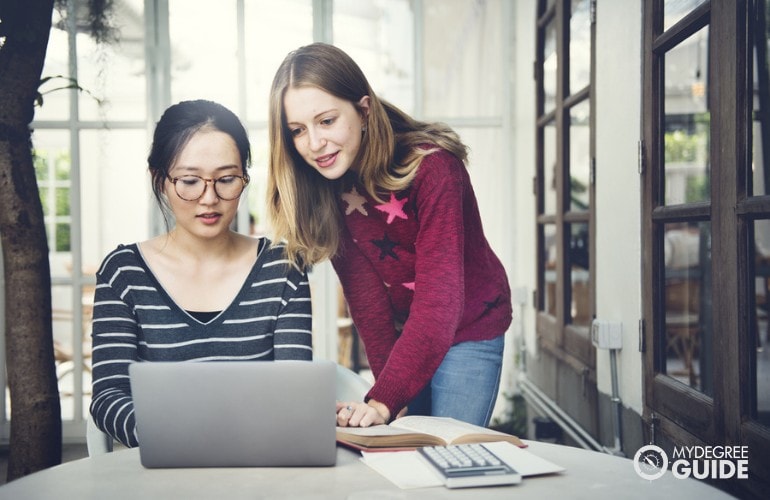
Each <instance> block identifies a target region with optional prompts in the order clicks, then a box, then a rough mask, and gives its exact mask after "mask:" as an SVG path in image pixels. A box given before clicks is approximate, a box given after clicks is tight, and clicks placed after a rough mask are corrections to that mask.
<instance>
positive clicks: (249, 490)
mask: <svg viewBox="0 0 770 500" xmlns="http://www.w3.org/2000/svg"><path fill="white" fill-rule="evenodd" d="M527 444H528V445H529V447H528V451H530V452H531V453H534V454H535V455H537V456H539V457H541V458H544V459H546V460H550V461H551V462H554V463H555V464H558V465H560V466H562V467H564V468H565V471H563V472H560V473H558V474H550V475H544V476H537V477H526V478H524V480H523V481H522V482H521V484H518V485H515V486H501V487H484V488H467V489H452V490H450V489H446V488H444V487H432V488H418V489H399V488H398V487H397V486H396V485H395V484H393V483H391V482H390V481H389V480H388V479H386V478H385V477H384V476H381V475H380V474H378V473H377V472H375V471H374V470H373V469H371V468H369V467H368V466H367V465H365V464H364V463H363V462H362V461H361V460H360V455H359V454H358V453H357V452H354V451H351V450H348V449H346V448H341V447H338V450H337V464H336V466H333V467H275V468H273V467H253V468H252V467H242V468H196V469H146V468H144V467H142V465H141V463H140V461H139V451H138V450H137V449H130V450H119V451H115V452H113V453H107V454H105V455H100V456H96V457H91V458H84V459H80V460H75V461H73V462H68V463H65V464H62V465H60V466H57V467H52V468H50V469H47V470H44V471H40V472H38V473H35V474H31V475H29V476H26V477H24V478H21V479H17V480H15V481H12V482H10V483H8V484H6V485H4V486H2V487H0V499H20V498H44V499H48V498H77V499H89V498H98V499H103V498H110V499H111V500H119V499H122V498H141V499H155V498H158V499H161V498H162V499H168V498H185V499H204V498H205V499H211V498H220V499H222V500H230V499H241V498H243V499H246V498H248V499H254V498H307V499H311V498H313V499H332V498H348V499H360V500H364V499H366V500H370V499H378V498H383V499H384V498H399V499H407V498H419V499H432V498H442V499H443V498H455V497H456V498H474V499H478V498H506V499H510V498H512V497H513V495H515V497H516V498H538V499H543V498H577V499H579V498H585V499H590V500H597V499H602V498H624V499H628V498H640V499H641V498H643V499H649V498H676V499H677V500H684V499H697V500H709V499H719V498H731V497H730V496H729V495H727V494H726V493H724V492H722V491H720V490H718V489H715V488H713V487H711V486H709V485H707V484H705V483H702V482H699V481H696V480H693V479H677V478H675V477H674V476H673V475H672V474H671V473H670V472H667V473H666V474H664V475H663V477H661V478H659V479H656V480H654V481H650V480H646V479H642V478H641V477H639V476H638V475H637V473H636V471H635V469H634V466H633V461H632V460H629V459H627V458H622V457H617V456H613V455H609V454H605V453H599V452H594V451H589V450H583V449H580V448H573V447H569V446H562V445H555V444H549V443H541V442H534V441H527Z"/></svg>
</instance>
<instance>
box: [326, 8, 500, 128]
mask: <svg viewBox="0 0 770 500" xmlns="http://www.w3.org/2000/svg"><path fill="white" fill-rule="evenodd" d="M427 3H428V9H426V11H427V12H429V15H428V18H427V22H426V31H425V39H424V42H425V45H426V47H433V46H434V45H437V46H439V47H441V48H442V49H443V47H444V46H445V45H446V44H447V43H452V42H453V40H452V39H451V38H450V39H449V40H448V39H447V37H453V36H455V35H456V33H449V32H438V33H436V32H435V31H433V30H431V27H432V25H433V24H434V23H436V24H442V23H445V22H455V21H456V19H454V18H453V19H450V20H446V19H444V18H443V17H442V16H444V15H446V12H445V9H441V8H436V7H435V6H432V5H430V2H427ZM456 9H457V10H456V13H459V15H460V16H461V15H462V13H463V12H464V11H465V6H464V4H463V2H457V4H456ZM413 25H414V16H413V14H412V8H411V2H409V1H408V0H391V1H388V2H381V1H379V0H335V2H334V44H335V45H336V46H338V47H340V48H341V49H342V50H344V51H345V52H347V53H348V55H350V57H352V58H353V60H355V61H356V63H357V64H358V65H359V66H360V67H361V70H362V71H363V72H364V74H365V75H366V78H367V80H369V84H370V85H371V86H372V88H373V89H374V91H375V92H376V93H377V95H378V96H380V97H382V98H384V99H386V100H388V101H389V102H391V103H393V104H394V105H396V106H398V107H399V108H401V109H402V110H403V111H405V112H406V113H412V112H413V110H414V39H413V36H412V35H413V29H412V26H413ZM469 36H470V37H475V36H477V35H475V34H469ZM437 37H439V38H437ZM474 42H475V43H479V41H478V40H475V39H474V40H468V41H467V43H468V47H465V50H468V51H470V50H471V48H470V46H472V45H473V44H474ZM428 50H429V49H428ZM492 52H494V50H492ZM429 53H430V57H428V58H426V60H425V64H426V68H425V70H426V76H432V75H436V74H437V73H440V72H442V71H450V70H452V71H454V70H457V71H460V72H462V73H464V74H465V76H466V77H467V76H470V77H472V76H473V75H472V74H471V75H469V74H468V72H469V71H473V68H467V69H463V67H464V66H465V64H464V63H463V61H462V60H463V58H464V57H465V58H467V57H468V56H465V55H464V53H463V52H458V53H456V54H454V58H451V59H442V58H443V57H444V55H445V51H444V50H439V51H435V52H434V51H432V50H429ZM488 57H489V56H488ZM485 71H486V70H485ZM482 74H483V73H482ZM476 76H478V75H476ZM462 79H463V76H461V75H457V80H452V81H445V82H442V84H441V85H436V86H434V87H431V86H430V84H427V88H429V89H430V92H426V96H425V98H426V104H425V106H426V110H429V111H427V112H428V113H429V114H430V115H432V116H448V115H449V116H456V115H459V114H461V113H462V112H463V111H464V109H463V107H464V106H467V107H468V110H470V112H471V113H472V112H473V111H474V109H473V107H474V106H477V105H478V106H482V105H483V102H482V101H483V99H478V98H477V96H478V95H479V94H482V92H476V93H469V92H468V91H467V90H466V89H464V88H463V86H462V85H460V84H459V81H460V80H462ZM484 82H485V83H486V80H484ZM473 85H478V83H477V82H474V83H473ZM472 88H475V87H472ZM462 90H466V92H465V93H460V92H461V91H462ZM434 98H438V99H439V100H441V99H444V101H443V102H442V104H443V105H444V106H445V107H443V108H439V109H434V108H432V107H431V103H433V102H434V101H433V100H434ZM466 98H468V99H470V100H471V102H466V100H465V99H466ZM468 110H465V111H468Z"/></svg>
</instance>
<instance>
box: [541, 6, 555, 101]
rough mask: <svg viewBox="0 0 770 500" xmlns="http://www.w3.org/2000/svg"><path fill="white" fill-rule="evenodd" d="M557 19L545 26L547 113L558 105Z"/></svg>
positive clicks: (544, 72) (544, 85) (544, 82)
mask: <svg viewBox="0 0 770 500" xmlns="http://www.w3.org/2000/svg"><path fill="white" fill-rule="evenodd" d="M557 69H558V61H557V57H556V21H554V20H552V21H551V22H549V23H548V25H547V26H546V27H545V47H544V48H543V93H544V95H543V97H544V99H545V102H544V103H543V109H544V111H545V112H546V113H548V112H549V111H551V110H552V109H553V108H554V106H556V81H557V75H556V71H557Z"/></svg>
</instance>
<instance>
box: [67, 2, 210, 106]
mask: <svg viewBox="0 0 770 500" xmlns="http://www.w3.org/2000/svg"><path fill="white" fill-rule="evenodd" d="M114 6H115V7H114V8H115V13H114V15H113V16H112V19H113V22H114V24H115V27H116V29H117V30H118V36H119V40H118V42H115V43H102V44H96V42H94V40H93V39H92V38H91V37H90V36H89V35H88V34H86V33H80V34H78V39H77V44H78V45H77V47H78V83H79V84H80V86H81V87H83V88H84V89H85V92H81V93H80V95H79V98H78V99H79V101H78V102H79V105H80V118H81V119H83V120H144V117H145V111H146V106H145V102H146V99H145V94H146V88H147V85H146V81H145V78H146V72H145V59H144V29H145V26H144V1H143V0H122V1H120V2H115V4H114ZM211 10H213V9H211Z"/></svg>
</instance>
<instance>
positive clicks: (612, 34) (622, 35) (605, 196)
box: [596, 0, 642, 414]
mask: <svg viewBox="0 0 770 500" xmlns="http://www.w3.org/2000/svg"><path fill="white" fill-rule="evenodd" d="M635 13H638V15H636V14H635ZM620 19H622V20H623V22H622V23H621V22H618V20H620ZM641 30H642V5H641V1H640V0H624V1H622V2H606V1H605V2H599V5H598V7H597V12H596V225H597V229H596V241H597V245H596V248H597V259H596V261H597V264H596V308H597V311H596V314H597V318H601V319H604V320H609V321H621V322H622V323H623V349H622V350H621V352H620V353H619V355H618V372H619V384H620V397H621V399H622V401H623V405H624V406H627V407H630V408H632V409H634V410H635V411H636V412H637V413H639V414H641V412H642V355H641V353H640V352H639V348H638V347H639V326H638V325H639V319H640V318H641V307H642V306H641V261H642V257H641V212H640V210H641V197H640V189H641V186H640V176H639V171H638V167H637V165H638V160H637V147H638V141H639V138H640V137H641V81H642V77H641V70H642V68H641V66H642V61H641V59H640V57H641V39H642V31H641ZM619 110H620V111H619ZM633 263H638V264H637V265H633ZM596 369H597V385H598V389H599V391H600V392H601V393H605V394H610V393H611V391H612V387H611V379H610V367H609V355H608V354H607V353H601V352H600V353H597V359H596Z"/></svg>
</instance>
